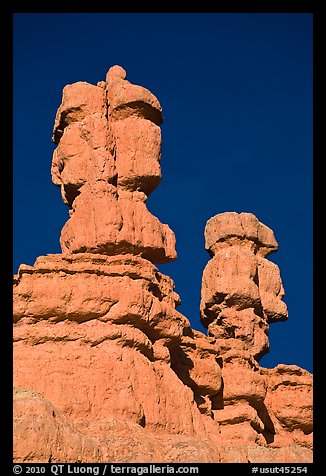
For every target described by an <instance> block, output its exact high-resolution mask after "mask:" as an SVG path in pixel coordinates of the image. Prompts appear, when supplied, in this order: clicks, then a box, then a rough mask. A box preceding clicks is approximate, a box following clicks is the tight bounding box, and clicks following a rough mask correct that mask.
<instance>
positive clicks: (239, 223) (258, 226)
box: [205, 212, 278, 256]
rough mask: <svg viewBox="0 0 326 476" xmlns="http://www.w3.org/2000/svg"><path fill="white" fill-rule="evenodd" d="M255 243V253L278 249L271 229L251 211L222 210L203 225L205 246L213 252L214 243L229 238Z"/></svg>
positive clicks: (265, 252) (264, 254) (267, 252)
mask: <svg viewBox="0 0 326 476" xmlns="http://www.w3.org/2000/svg"><path fill="white" fill-rule="evenodd" d="M234 237H236V238H239V240H249V241H252V242H254V243H255V245H256V248H257V253H258V254H262V255H263V256H267V255H268V254H270V253H273V252H275V251H277V250H278V244H277V241H276V239H275V236H274V233H273V230H271V229H270V228H269V227H268V226H266V225H264V224H263V223H261V222H260V221H259V220H258V218H257V217H256V216H255V215H253V214H252V213H245V212H242V213H236V212H224V213H219V214H218V215H215V216H214V217H212V218H210V219H209V220H208V222H207V224H206V227H205V248H206V250H207V251H208V252H210V253H211V254H212V255H214V254H215V248H216V246H215V245H216V244H217V243H220V242H227V241H228V240H229V239H230V238H234Z"/></svg>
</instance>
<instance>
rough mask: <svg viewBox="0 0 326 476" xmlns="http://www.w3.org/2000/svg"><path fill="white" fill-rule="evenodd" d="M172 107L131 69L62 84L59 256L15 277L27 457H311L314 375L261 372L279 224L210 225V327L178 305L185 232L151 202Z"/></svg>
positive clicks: (233, 219)
mask: <svg viewBox="0 0 326 476" xmlns="http://www.w3.org/2000/svg"><path fill="white" fill-rule="evenodd" d="M162 120H163V118H162V108H161V106H160V103H159V101H158V100H157V98H156V97H155V96H154V95H153V94H152V93H151V92H150V91H148V90H147V89H145V88H143V87H141V86H137V85H134V84H131V83H130V82H129V81H127V80H126V73H125V71H124V69H123V68H121V67H120V66H114V67H112V68H110V70H109V71H108V73H107V75H106V80H105V81H101V82H99V83H98V84H97V85H96V86H94V85H91V84H88V83H85V82H78V83H74V84H71V85H68V86H66V87H65V88H64V90H63V98H62V103H61V105H60V107H59V109H58V112H57V115H56V119H55V126H54V134H53V140H54V142H55V143H56V144H57V148H56V150H55V151H54V155H53V163H52V179H53V182H54V183H55V184H56V185H58V186H60V188H61V195H62V198H63V200H64V202H65V203H66V204H67V205H68V206H69V208H70V218H69V220H68V221H67V223H66V224H65V225H64V227H63V230H62V233H61V238H60V243H61V247H62V254H50V255H47V256H41V257H39V258H37V259H36V261H35V263H34V265H33V266H27V265H21V266H20V268H19V270H18V273H17V275H15V276H14V384H15V392H14V424H15V427H14V437H15V441H14V460H15V461H17V462H49V461H51V462H108V461H109V462H248V461H250V462H257V463H259V462H282V463H284V462H289V463H291V462H302V463H305V462H310V461H311V460H312V375H311V374H310V373H309V372H307V371H305V370H303V369H301V368H299V367H297V366H295V365H282V364H280V365H278V366H277V367H275V368H274V369H266V368H263V367H260V365H259V359H260V358H261V357H262V356H263V355H264V354H265V353H266V352H268V351H269V342H268V329H269V324H270V323H272V322H277V321H281V320H285V319H287V317H288V316H287V308H286V305H285V303H284V302H283V301H282V298H283V296H284V290H283V286H282V281H281V278H280V273H279V269H278V267H277V266H276V265H275V264H274V263H272V262H270V261H268V260H267V258H266V257H267V256H268V254H269V253H271V252H273V251H276V250H277V247H278V245H277V242H276V240H275V237H274V234H273V232H272V230H270V229H269V228H268V227H267V226H266V225H263V224H262V223H260V222H259V221H258V219H257V218H256V217H255V216H254V215H252V214H251V213H240V214H237V213H223V214H220V215H216V216H215V217H213V218H212V219H210V220H209V221H208V223H207V226H206V230H205V239H206V248H207V250H208V252H209V253H210V255H211V257H212V259H211V260H210V261H209V262H208V263H207V266H206V267H205V270H204V272H203V283H202V299H201V305H200V312H201V321H202V323H203V325H204V326H205V327H206V328H207V335H205V334H204V333H202V332H199V331H197V330H193V329H192V328H191V327H190V323H189V321H188V319H187V318H186V317H185V316H183V315H182V314H181V313H179V312H178V311H177V309H176V308H177V306H178V304H179V303H180V298H179V296H178V294H177V293H176V292H175V291H174V283H173V281H172V279H171V278H169V277H168V276H165V275H164V274H162V273H161V272H159V270H158V269H157V268H156V266H155V264H158V263H163V262H167V261H171V260H173V259H175V258H176V251H175V238H174V234H173V232H172V230H170V228H169V227H168V225H164V224H162V223H160V221H159V220H158V219H157V218H156V217H154V216H153V215H152V214H151V213H150V212H149V211H148V210H147V208H146V199H147V197H148V195H149V194H150V193H151V192H152V191H153V190H154V189H155V188H156V187H157V185H158V184H159V182H160V180H161V169H160V154H161V132H160V127H159V126H160V124H161V122H162Z"/></svg>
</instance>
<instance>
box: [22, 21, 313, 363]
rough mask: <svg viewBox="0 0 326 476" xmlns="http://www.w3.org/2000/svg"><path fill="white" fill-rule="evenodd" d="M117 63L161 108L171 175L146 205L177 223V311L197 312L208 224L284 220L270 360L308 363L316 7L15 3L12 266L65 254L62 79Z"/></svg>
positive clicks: (169, 268)
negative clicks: (226, 217) (283, 315)
mask: <svg viewBox="0 0 326 476" xmlns="http://www.w3.org/2000/svg"><path fill="white" fill-rule="evenodd" d="M114 64H120V65H121V66H123V67H124V68H125V69H126V70H127V79H128V80H130V81H131V82H132V83H135V84H140V85H142V86H145V87H146V88H148V89H150V90H151V91H152V92H153V93H154V94H155V95H156V96H157V97H158V99H159V100H160V102H161V104H162V107H163V114H164V118H165V120H164V123H163V126H162V133H163V146H162V161H161V165H162V172H163V180H162V182H161V184H160V186H159V187H158V188H157V189H156V190H155V191H154V192H153V194H152V195H151V196H150V198H149V200H148V202H147V203H148V208H149V210H150V211H151V212H152V213H153V214H154V215H156V216H157V217H158V218H159V219H160V220H161V222H163V223H168V224H169V226H170V227H171V228H172V229H173V231H174V232H175V234H176V239H177V251H178V259H177V261H176V262H175V263H170V264H166V265H160V266H159V268H160V270H161V271H162V272H164V273H165V274H168V275H169V276H171V277H172V278H173V279H174V281H175V286H176V291H177V292H178V293H179V294H180V296H181V300H182V303H181V306H180V307H179V310H180V312H182V313H183V314H185V315H186V316H187V317H188V318H189V319H190V321H191V323H192V326H193V327H194V328H196V329H199V330H204V329H203V328H202V326H201V324H200V322H199V302H200V288H201V276H202V271H203V268H204V267H205V265H206V263H207V261H208V259H209V255H208V254H207V252H206V251H205V248H204V234H203V233H204V227H205V223H206V221H207V220H208V219H209V218H210V217H211V216H213V215H215V214H217V213H221V212H225V211H236V212H242V211H245V212H252V213H254V214H255V215H256V216H257V217H258V219H259V220H260V221H262V222H263V223H265V224H266V225H268V226H269V227H271V228H272V229H273V230H274V233H275V237H276V239H277V241H278V243H279V251H278V252H277V253H275V254H273V255H271V256H270V259H271V260H272V261H274V262H275V263H277V264H278V265H279V267H280V269H281V276H282V279H283V285H284V288H285V292H286V296H285V299H284V300H285V302H286V303H287V305H288V310H289V320H288V321H287V322H285V323H278V324H272V325H271V328H270V342H271V352H270V353H269V354H268V355H267V356H265V357H264V358H263V359H262V360H261V364H262V365H264V366H266V367H272V366H274V365H276V364H277V363H281V362H282V363H288V364H291V363H292V364H297V365H300V366H302V367H304V368H307V369H308V370H310V371H312V285H313V283H312V15H311V14H300V13H289V14H283V13H277V14H273V13H265V14H258V13H254V14H250V13H240V14H233V13H230V14H217V13H216V14H215V13H209V14H204V13H193V14H187V13H180V14H164V13H156V14H155V13H154V14H140V13H133V14H126V13H122V14H53V13H50V14H32V13H28V14H15V15H14V272H16V271H17V268H18V266H19V264H20V263H25V264H31V265H32V264H33V263H34V261H35V259H36V257H37V256H40V255H46V254H48V253H60V252H61V249H60V246H59V236H60V232H61V228H62V226H63V224H64V223H65V221H66V220H67V219H68V208H67V207H66V206H65V205H64V204H63V202H62V200H61V197H60V190H59V188H57V187H56V186H55V185H53V184H52V182H51V175H50V167H51V160H52V153H53V150H54V148H55V146H54V144H53V143H52V142H51V135H52V128H53V123H54V117H55V113H56V110H57V107H58V106H59V104H60V102H61V94H62V88H63V87H64V86H65V85H66V84H68V83H73V82H75V81H87V82H90V83H93V84H96V83H97V81H100V80H103V79H105V74H106V71H107V70H108V68H109V67H110V66H112V65H114Z"/></svg>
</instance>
